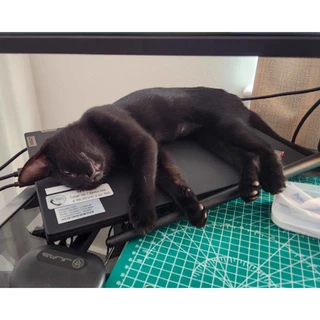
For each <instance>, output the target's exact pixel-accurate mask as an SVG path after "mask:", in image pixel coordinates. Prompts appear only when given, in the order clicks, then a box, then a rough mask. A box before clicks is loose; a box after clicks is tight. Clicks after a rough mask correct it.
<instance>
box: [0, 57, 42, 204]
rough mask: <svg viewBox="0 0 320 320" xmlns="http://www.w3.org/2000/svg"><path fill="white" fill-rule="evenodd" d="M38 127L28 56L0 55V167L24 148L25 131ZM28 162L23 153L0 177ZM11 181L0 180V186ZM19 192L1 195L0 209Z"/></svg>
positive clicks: (35, 100)
mask: <svg viewBox="0 0 320 320" xmlns="http://www.w3.org/2000/svg"><path fill="white" fill-rule="evenodd" d="M41 128H42V126H41V120H40V116H39V112H38V106H37V97H36V93H35V88H34V83H33V75H32V70H31V66H30V60H29V56H28V55H9V54H0V165H2V164H3V163H4V162H6V161H7V160H8V159H9V158H11V157H12V156H13V155H14V154H16V153H17V152H18V151H20V150H21V149H23V148H25V146H26V145H25V141H24V133H25V132H28V131H33V130H40V129H41ZM27 160H28V156H27V153H25V154H23V155H22V156H20V157H19V158H18V159H16V160H15V161H14V162H13V163H12V164H11V165H9V166H8V167H7V168H6V169H4V170H3V171H1V172H0V176H2V175H5V174H8V173H12V172H13V171H16V170H17V169H18V168H20V167H22V166H23V164H24V163H25V162H26V161H27ZM14 181H16V179H9V180H5V181H0V186H3V185H6V184H9V183H12V182H14ZM20 191H21V189H18V188H11V189H6V190H4V191H2V192H0V209H1V208H2V207H4V206H5V205H6V204H7V203H8V202H9V201H11V200H12V199H13V198H14V197H15V196H16V195H17V194H18V192H20Z"/></svg>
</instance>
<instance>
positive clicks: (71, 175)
mask: <svg viewBox="0 0 320 320" xmlns="http://www.w3.org/2000/svg"><path fill="white" fill-rule="evenodd" d="M60 172H61V173H62V174H64V175H66V176H68V177H75V176H76V174H75V173H73V172H70V171H67V170H60Z"/></svg>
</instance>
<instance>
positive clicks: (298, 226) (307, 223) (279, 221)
mask: <svg viewBox="0 0 320 320" xmlns="http://www.w3.org/2000/svg"><path fill="white" fill-rule="evenodd" d="M286 185H287V187H286V189H285V190H284V191H283V192H282V193H280V194H277V195H275V196H274V200H273V204H272V209H271V220H272V221H273V223H274V224H276V225H277V226H278V227H280V228H282V229H286V230H289V231H293V232H297V233H300V234H304V235H307V236H311V237H314V238H319V239H320V186H318V185H311V184H307V183H299V182H287V184H286Z"/></svg>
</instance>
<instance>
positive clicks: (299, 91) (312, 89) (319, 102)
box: [241, 87, 320, 152]
mask: <svg viewBox="0 0 320 320" xmlns="http://www.w3.org/2000/svg"><path fill="white" fill-rule="evenodd" d="M315 91H320V87H315V88H310V89H305V90H297V91H288V92H281V93H275V94H269V95H266V96H259V97H248V98H242V99H241V100H242V101H250V100H261V99H269V98H276V97H283V96H290V95H295V94H305V93H310V92H315ZM319 105H320V99H319V100H318V101H317V102H316V103H315V104H314V105H313V106H312V107H311V108H310V109H309V110H308V111H307V112H306V113H305V115H304V116H303V117H302V119H301V120H300V122H299V123H298V125H297V127H296V129H295V131H294V133H293V136H292V139H291V142H292V143H295V141H296V138H297V135H298V133H299V131H300V129H301V127H302V126H303V124H304V123H305V121H306V120H307V119H308V117H309V116H310V115H311V113H312V112H313V111H314V110H315V109H316V108H317V107H318V106H319ZM318 151H319V152H320V139H319V142H318Z"/></svg>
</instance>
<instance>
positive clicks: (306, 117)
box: [291, 99, 320, 143]
mask: <svg viewBox="0 0 320 320" xmlns="http://www.w3.org/2000/svg"><path fill="white" fill-rule="evenodd" d="M319 105H320V99H319V100H318V101H317V102H316V103H315V104H314V105H313V106H312V107H311V108H310V109H309V110H308V111H307V112H306V114H305V115H304V116H303V118H302V119H301V120H300V122H299V124H298V125H297V127H296V130H295V131H294V133H293V136H292V140H291V142H292V143H295V141H296V138H297V135H298V133H299V131H300V129H301V127H302V125H303V124H304V122H305V121H306V120H307V119H308V117H309V116H310V114H311V113H312V112H313V111H314V110H315V109H316V108H317V107H318V106H319Z"/></svg>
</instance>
